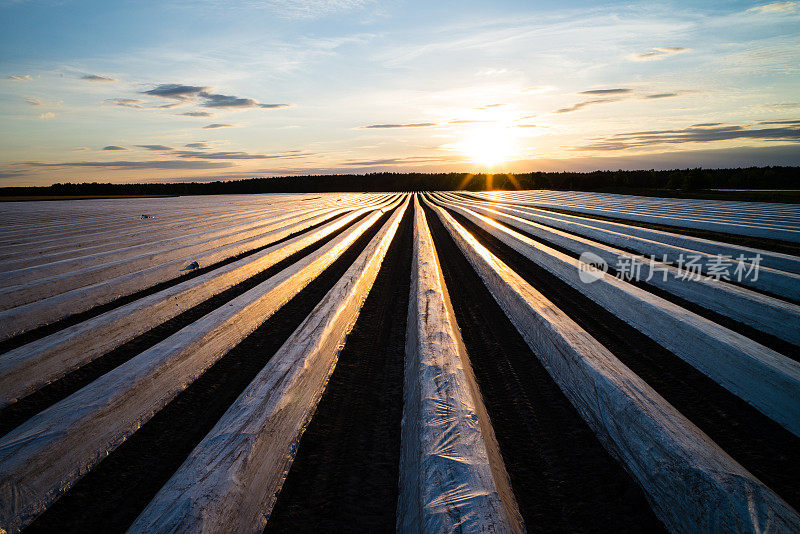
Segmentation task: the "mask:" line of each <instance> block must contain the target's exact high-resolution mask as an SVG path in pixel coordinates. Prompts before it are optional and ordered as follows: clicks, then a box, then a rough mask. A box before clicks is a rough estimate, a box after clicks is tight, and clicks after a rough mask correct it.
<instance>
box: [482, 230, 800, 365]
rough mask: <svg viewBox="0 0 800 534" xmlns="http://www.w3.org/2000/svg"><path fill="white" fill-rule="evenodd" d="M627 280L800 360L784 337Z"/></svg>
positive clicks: (611, 271) (563, 250)
mask: <svg viewBox="0 0 800 534" xmlns="http://www.w3.org/2000/svg"><path fill="white" fill-rule="evenodd" d="M489 218H490V219H493V218H492V217H489ZM498 222H499V221H498ZM500 224H502V223H500ZM511 229H512V230H514V231H515V232H518V233H520V234H523V235H525V236H527V237H530V238H531V239H533V240H534V241H538V242H539V243H542V244H544V245H547V246H548V247H551V248H554V249H556V250H558V251H559V252H561V253H563V254H566V255H567V256H571V257H573V258H577V257H579V254H576V253H574V252H572V251H571V250H568V249H566V248H564V247H562V246H560V245H557V244H555V243H553V242H552V241H549V240H547V239H542V238H541V237H539V236H536V235H534V234H532V233H530V232H526V231H524V230H520V229H519V228H511ZM595 241H598V242H602V241H599V240H595ZM629 252H634V251H629ZM608 273H609V274H610V275H612V276H617V271H616V270H615V269H614V268H613V267H611V266H609V268H608ZM627 282H628V283H629V284H631V285H634V286H637V287H639V288H641V289H644V290H645V291H647V292H649V293H652V294H654V295H657V296H659V297H661V298H663V299H664V300H668V301H670V302H672V303H674V304H677V305H678V306H681V307H682V308H685V309H687V310H689V311H691V312H693V313H696V314H697V315H700V316H701V317H705V318H706V319H708V320H710V321H713V322H715V323H717V324H718V325H721V326H724V327H725V328H727V329H729V330H733V331H734V332H737V333H739V334H742V335H743V336H746V337H749V338H750V339H752V340H754V341H757V342H758V343H761V344H762V345H764V346H765V347H769V348H771V349H772V350H774V351H777V352H780V353H781V354H783V355H785V356H787V357H789V358H791V359H793V360H796V361H800V347H798V346H797V345H795V344H794V343H790V342H788V341H785V340H783V339H781V338H779V337H776V336H773V335H772V334H768V333H766V332H762V331H761V330H758V329H756V328H753V327H752V326H750V325H746V324H744V323H741V322H739V321H736V320H735V319H731V318H730V317H727V316H725V315H722V314H721V313H718V312H715V311H713V310H709V309H708V308H704V307H703V306H700V305H699V304H695V303H694V302H690V301H688V300H686V299H684V298H681V297H679V296H677V295H674V294H672V293H670V292H669V291H666V290H665V289H661V288H659V287H656V286H654V285H652V284H649V283H648V282H645V281H643V280H627ZM748 289H749V288H748Z"/></svg>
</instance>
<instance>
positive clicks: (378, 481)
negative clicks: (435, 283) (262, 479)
mask: <svg viewBox="0 0 800 534" xmlns="http://www.w3.org/2000/svg"><path fill="white" fill-rule="evenodd" d="M413 211H414V210H413V204H412V205H411V206H409V208H408V210H407V212H406V214H405V216H404V218H403V221H402V223H401V225H400V227H399V228H398V231H397V235H396V236H395V238H394V240H393V241H392V244H391V246H390V247H389V250H388V251H387V255H386V258H385V259H384V261H383V265H382V266H381V270H380V272H379V273H378V277H377V279H376V280H375V285H374V286H373V287H372V290H371V291H370V293H369V296H368V297H367V300H366V301H365V303H364V307H363V308H362V310H361V314H360V315H359V318H358V321H357V322H356V324H355V327H354V328H353V331H352V332H351V333H350V335H349V336H348V338H347V344H346V345H345V347H344V349H343V350H342V352H341V354H340V355H339V361H338V363H337V364H336V368H335V370H334V372H333V375H332V376H331V379H330V382H329V383H328V386H327V389H326V390H325V394H324V395H323V397H322V400H321V402H320V404H319V407H318V409H317V412H316V413H315V415H314V418H313V419H312V420H311V423H310V424H309V426H308V429H307V430H306V432H305V433H304V434H303V439H302V440H301V441H300V445H299V448H298V451H297V456H296V458H295V460H294V463H293V464H292V468H291V470H290V471H289V475H288V477H287V479H286V482H285V484H284V486H283V489H282V490H281V493H280V495H279V496H278V500H277V503H276V504H275V508H274V509H273V511H272V515H271V516H270V518H269V522H268V523H267V528H266V530H265V532H268V533H270V532H292V533H293V532H348V531H359V532H394V528H395V513H396V506H397V493H398V487H397V482H398V478H399V471H398V470H399V463H400V421H401V418H402V412H403V368H404V364H403V359H404V354H405V346H404V345H405V334H406V316H407V313H408V298H409V289H410V288H409V286H410V272H411V247H412V237H413V231H412V221H413V219H412V217H413Z"/></svg>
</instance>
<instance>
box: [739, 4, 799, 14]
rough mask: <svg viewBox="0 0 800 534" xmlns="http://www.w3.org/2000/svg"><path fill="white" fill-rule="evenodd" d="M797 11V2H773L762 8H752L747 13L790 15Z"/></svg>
mask: <svg viewBox="0 0 800 534" xmlns="http://www.w3.org/2000/svg"><path fill="white" fill-rule="evenodd" d="M796 9H797V2H773V3H771V4H764V5H762V6H756V7H751V8H750V9H748V10H747V13H755V14H759V15H760V14H768V13H790V12H792V11H794V10H796Z"/></svg>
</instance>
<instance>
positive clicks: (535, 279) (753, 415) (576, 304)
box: [451, 212, 800, 508]
mask: <svg viewBox="0 0 800 534" xmlns="http://www.w3.org/2000/svg"><path fill="white" fill-rule="evenodd" d="M451 214H452V215H453V216H454V217H455V218H456V219H457V220H458V221H459V222H460V223H461V224H462V225H463V226H464V227H466V228H467V229H468V230H469V231H470V232H471V233H472V234H473V235H474V236H475V237H476V238H477V239H478V240H479V241H480V242H481V243H482V244H483V245H484V246H486V247H487V248H488V249H489V250H490V251H492V253H494V254H495V255H497V256H498V257H499V258H500V259H502V260H503V261H504V262H506V264H508V265H509V267H511V268H512V269H514V271H516V272H517V273H518V274H519V275H520V276H522V277H523V278H524V279H525V280H526V281H527V282H528V283H530V284H531V285H532V286H533V287H535V288H536V289H538V290H539V291H541V292H542V294H544V296H545V297H547V298H548V299H550V300H551V301H552V302H553V303H554V304H555V305H556V306H558V307H559V308H560V309H561V310H563V311H565V312H566V313H567V314H568V315H569V316H570V317H571V318H572V319H573V320H574V321H575V322H577V323H578V325H580V326H581V327H582V328H583V329H584V330H586V331H587V332H588V333H589V334H591V335H592V336H593V337H594V338H595V339H597V340H598V341H599V342H600V343H602V344H603V345H605V346H606V347H607V348H608V349H609V350H610V351H611V352H612V353H613V354H614V355H615V356H616V357H617V358H619V359H620V360H621V361H622V363H624V364H625V365H627V366H628V367H629V368H630V369H631V370H632V371H633V372H635V373H636V374H637V375H639V376H640V377H641V378H642V379H644V381H645V382H647V383H648V384H649V385H650V386H651V387H652V388H653V389H655V390H656V391H657V392H658V393H659V394H660V395H662V396H663V397H664V398H665V399H666V400H667V401H668V402H670V403H671V404H672V405H673V406H674V407H675V408H677V409H678V411H679V412H681V413H682V414H683V415H685V416H686V417H687V418H689V419H690V420H691V421H692V422H693V423H694V424H696V425H697V426H698V427H700V429H701V430H703V431H704V432H705V433H706V434H708V435H709V436H710V437H711V438H712V439H713V440H714V441H715V442H716V443H717V444H718V445H719V446H720V447H722V449H723V450H725V452H727V453H728V454H730V455H731V456H732V457H733V458H734V459H735V460H736V461H738V462H739V463H740V464H742V465H743V466H744V467H745V468H746V469H748V470H749V471H750V472H751V473H753V474H754V475H755V476H756V477H758V478H759V479H760V480H762V481H763V482H764V483H765V484H767V486H769V487H770V488H772V489H773V490H774V491H775V492H776V493H778V494H779V495H780V496H781V497H783V499H784V500H786V502H788V503H789V504H790V505H792V506H793V507H795V508H800V484H798V483H797V481H798V480H800V438H798V437H796V436H795V435H794V434H792V433H791V432H789V431H788V430H786V429H784V428H783V427H782V426H780V425H779V424H778V423H776V422H774V421H772V420H771V419H770V418H768V417H767V416H765V415H763V414H762V413H761V412H759V411H758V410H756V409H755V408H753V407H752V406H750V405H749V404H747V403H746V402H745V401H743V400H741V399H740V398H739V397H737V396H735V395H734V394H732V393H730V392H729V391H728V390H726V389H725V388H723V387H722V386H720V385H719V384H717V383H716V382H715V381H714V380H712V379H711V378H708V377H707V376H706V375H704V374H702V373H701V372H700V371H698V370H697V369H695V368H694V367H692V366H691V365H689V364H688V363H686V362H684V361H683V360H681V359H680V358H679V357H677V356H675V355H674V354H673V353H672V352H670V351H669V350H667V349H665V348H663V347H662V346H661V345H659V344H658V343H656V342H655V341H653V340H652V339H650V338H649V337H647V336H646V335H644V334H642V333H641V332H639V331H638V330H636V329H635V328H633V327H632V326H630V325H629V324H628V323H626V322H625V321H623V320H622V319H620V318H618V317H616V316H615V315H614V314H612V313H610V312H609V311H607V310H605V309H604V308H603V307H601V306H600V305H598V304H596V303H595V302H593V301H592V300H591V299H589V298H588V297H587V296H585V295H584V294H582V293H581V292H579V291H577V290H576V289H574V288H572V287H571V286H570V285H568V284H567V283H565V282H562V281H561V280H560V279H558V278H557V277H556V276H554V275H552V274H550V273H549V272H547V271H546V270H545V269H543V268H541V267H539V266H537V265H536V264H534V263H533V262H531V261H530V260H528V259H527V258H525V257H524V256H522V255H521V254H519V253H518V252H516V251H514V250H513V249H511V248H510V247H508V246H506V245H504V244H503V243H501V242H500V241H499V240H497V239H495V238H494V237H492V236H491V235H489V234H488V233H487V232H485V231H483V230H481V229H480V228H478V227H477V226H475V225H474V224H472V223H470V222H469V221H467V220H466V219H465V218H463V217H462V216H460V215H458V214H457V213H452V212H451Z"/></svg>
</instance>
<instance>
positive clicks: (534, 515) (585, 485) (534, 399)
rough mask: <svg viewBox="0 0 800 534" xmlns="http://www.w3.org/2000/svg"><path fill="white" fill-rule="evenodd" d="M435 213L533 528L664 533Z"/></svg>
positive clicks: (434, 226) (456, 301)
mask: <svg viewBox="0 0 800 534" xmlns="http://www.w3.org/2000/svg"><path fill="white" fill-rule="evenodd" d="M426 216H427V218H428V224H429V225H430V227H431V232H432V234H433V238H434V242H435V245H436V249H437V252H438V254H439V258H440V261H441V264H442V270H443V272H444V277H445V282H446V284H447V286H448V288H450V297H451V300H452V303H453V308H454V311H455V314H456V319H457V321H458V325H459V328H460V330H461V334H462V336H463V339H464V344H465V346H466V349H467V354H468V355H469V358H470V361H471V362H472V366H473V368H474V371H475V376H476V379H477V381H478V385H479V386H480V390H481V394H482V396H483V398H484V401H485V403H486V408H487V411H488V412H489V417H490V419H491V421H492V426H493V428H494V431H495V434H496V436H497V441H498V443H499V445H500V451H501V453H502V456H503V460H504V462H505V466H506V470H507V471H508V474H509V477H510V479H511V485H512V488H513V490H514V494H515V496H516V498H517V502H518V503H519V507H520V511H521V512H522V515H523V517H524V519H525V523H526V525H527V528H528V530H531V531H534V530H543V531H551V532H609V531H619V532H654V531H663V526H662V525H661V523H660V522H659V521H658V520H657V518H656V517H655V515H654V514H653V513H652V511H651V510H650V507H649V505H648V503H647V500H646V498H645V496H644V493H643V491H642V490H641V489H640V488H639V486H638V485H637V484H636V482H635V481H634V480H633V478H632V477H631V476H630V475H629V474H628V473H627V472H626V471H625V470H624V469H623V468H622V466H621V465H620V464H618V463H617V462H616V461H615V460H614V459H613V458H612V457H611V456H610V455H609V454H608V453H607V452H606V450H605V449H604V448H603V446H602V445H601V444H600V442H599V440H598V439H597V437H596V436H595V434H594V433H593V432H592V431H591V429H590V428H589V426H588V425H587V424H586V423H585V422H584V421H583V419H581V417H580V415H579V414H578V412H577V410H575V408H574V407H573V406H572V405H571V404H570V402H569V401H568V400H567V398H566V397H565V396H564V394H563V393H562V392H561V390H560V389H559V388H558V386H557V385H556V383H555V382H554V381H553V380H552V378H551V377H550V375H549V374H548V373H547V371H546V370H545V368H544V367H543V366H542V365H541V363H540V362H539V360H538V358H537V357H536V355H535V354H534V353H533V352H532V351H531V350H530V348H529V347H528V345H527V344H526V343H525V341H524V340H523V338H522V336H521V335H520V334H519V332H517V330H516V329H515V328H514V326H513V325H512V323H511V322H510V321H509V319H508V318H507V317H506V315H505V313H504V312H503V310H502V309H501V308H500V306H499V305H498V304H497V302H496V301H495V300H494V298H493V297H492V296H491V293H490V292H489V290H488V289H487V288H486V286H485V285H484V284H483V282H482V281H481V279H480V277H479V276H478V275H477V274H476V273H475V271H474V270H473V269H472V266H471V265H470V264H469V262H468V261H467V259H466V258H465V257H464V256H463V255H462V254H461V252H460V250H459V249H458V247H457V246H456V244H455V242H454V241H453V239H452V238H451V237H450V235H449V234H448V232H447V230H446V229H445V228H444V226H443V225H442V223H441V221H439V218H438V217H437V216H436V214H435V213H434V212H433V211H432V210H430V208H426Z"/></svg>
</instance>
